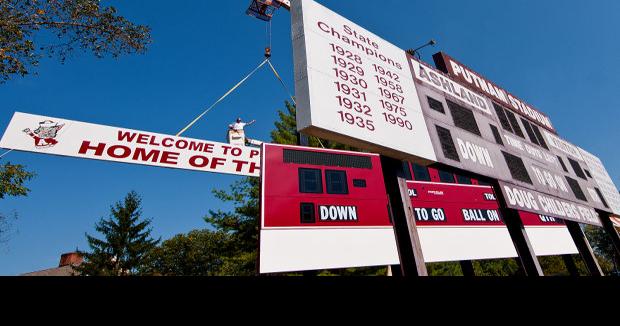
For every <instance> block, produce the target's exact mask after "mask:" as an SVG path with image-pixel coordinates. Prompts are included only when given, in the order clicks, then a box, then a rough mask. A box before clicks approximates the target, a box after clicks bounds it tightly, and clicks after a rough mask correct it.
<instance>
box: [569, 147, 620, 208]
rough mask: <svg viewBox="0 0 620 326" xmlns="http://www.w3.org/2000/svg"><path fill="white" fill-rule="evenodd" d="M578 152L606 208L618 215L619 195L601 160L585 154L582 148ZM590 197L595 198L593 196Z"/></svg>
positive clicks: (587, 153)
mask: <svg viewBox="0 0 620 326" xmlns="http://www.w3.org/2000/svg"><path fill="white" fill-rule="evenodd" d="M579 151H580V152H581V156H582V157H583V159H584V161H585V162H586V165H587V166H588V169H589V170H590V173H591V174H592V177H593V178H594V180H595V181H596V183H597V184H598V186H599V187H600V189H599V190H600V191H601V195H602V197H603V199H605V202H606V204H607V206H609V208H610V209H611V211H612V212H613V213H614V214H616V215H620V193H619V192H618V188H617V187H616V185H615V184H614V182H613V181H612V180H611V177H610V176H609V173H608V172H607V169H605V166H604V165H603V162H602V161H601V159H599V158H598V157H596V156H594V155H593V154H591V153H589V152H587V151H586V150H584V149H583V148H579ZM595 191H596V190H595ZM592 197H593V198H597V196H595V195H594V194H593V195H592Z"/></svg>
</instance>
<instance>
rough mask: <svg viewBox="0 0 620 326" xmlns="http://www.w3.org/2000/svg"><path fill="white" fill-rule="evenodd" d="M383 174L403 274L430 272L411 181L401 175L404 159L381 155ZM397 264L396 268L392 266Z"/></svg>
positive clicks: (412, 274)
mask: <svg viewBox="0 0 620 326" xmlns="http://www.w3.org/2000/svg"><path fill="white" fill-rule="evenodd" d="M381 166H382V168H383V178H384V182H385V187H386V189H387V193H388V198H389V203H390V208H391V214H392V223H393V224H394V232H395V234H396V243H397V245H398V255H399V257H400V273H398V272H396V271H394V274H395V275H399V276H428V271H427V269H426V264H425V262H424V255H423V254H422V245H421V244H420V236H419V235H418V230H417V227H416V220H415V216H414V215H413V208H412V206H411V200H410V199H409V195H408V190H407V181H406V180H405V179H404V178H402V177H401V176H400V174H401V173H402V167H403V166H402V162H401V161H399V160H396V159H393V158H389V157H386V156H381ZM395 269H396V270H397V268H392V270H395Z"/></svg>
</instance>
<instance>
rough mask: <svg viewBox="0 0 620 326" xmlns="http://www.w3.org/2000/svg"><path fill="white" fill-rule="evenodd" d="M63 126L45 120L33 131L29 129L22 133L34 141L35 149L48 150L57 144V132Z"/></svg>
mask: <svg viewBox="0 0 620 326" xmlns="http://www.w3.org/2000/svg"><path fill="white" fill-rule="evenodd" d="M64 126H65V125H64V124H61V125H59V124H58V123H57V122H54V121H51V120H45V121H43V122H39V127H38V128H37V129H35V130H34V131H32V130H30V128H27V129H24V130H23V131H24V132H25V133H26V134H28V135H29V136H30V137H32V139H34V146H35V147H36V148H50V147H54V145H56V144H58V141H57V140H56V136H58V131H60V129H62V127H64Z"/></svg>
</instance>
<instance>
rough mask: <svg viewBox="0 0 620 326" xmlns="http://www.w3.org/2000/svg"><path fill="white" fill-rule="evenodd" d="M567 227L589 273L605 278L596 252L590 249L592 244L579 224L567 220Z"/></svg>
mask: <svg viewBox="0 0 620 326" xmlns="http://www.w3.org/2000/svg"><path fill="white" fill-rule="evenodd" d="M565 222H566V227H567V228H568V232H569V233H570V235H571V237H573V241H574V242H575V245H576V246H577V250H579V254H580V255H581V258H582V259H583V261H584V263H585V264H586V268H588V272H590V275H592V276H604V275H605V274H603V270H602V269H601V266H600V265H599V264H598V261H597V260H596V256H594V252H593V251H592V247H590V243H589V242H588V239H587V238H586V235H585V234H584V233H583V230H581V227H580V226H579V223H577V222H573V221H569V220H565Z"/></svg>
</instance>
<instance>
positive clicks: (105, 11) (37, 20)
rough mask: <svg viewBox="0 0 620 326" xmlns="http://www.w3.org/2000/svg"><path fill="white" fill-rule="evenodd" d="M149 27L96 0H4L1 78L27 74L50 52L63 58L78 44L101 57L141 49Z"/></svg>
mask: <svg viewBox="0 0 620 326" xmlns="http://www.w3.org/2000/svg"><path fill="white" fill-rule="evenodd" d="M149 43H150V29H149V28H148V27H147V26H142V25H135V24H133V23H132V22H130V21H128V20H127V19H125V18H124V17H122V16H119V15H117V12H116V9H115V8H114V7H104V6H102V5H101V4H100V1H98V0H45V1H43V0H39V1H37V0H2V1H0V82H4V81H6V80H8V79H10V78H11V76H12V75H15V74H18V75H21V76H24V75H27V74H28V73H29V72H30V69H31V67H33V66H37V65H38V64H39V60H40V58H41V57H42V56H43V55H44V54H47V55H48V56H49V57H52V56H57V57H58V58H59V59H60V60H61V62H64V60H65V59H66V58H67V55H68V54H69V53H71V52H73V51H74V50H75V49H76V48H79V49H82V50H84V51H90V52H92V53H93V54H94V55H95V56H96V57H98V58H101V57H104V56H105V55H106V54H109V55H111V56H112V57H118V56H119V55H122V54H129V53H143V52H145V51H146V46H147V45H148V44H149Z"/></svg>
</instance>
